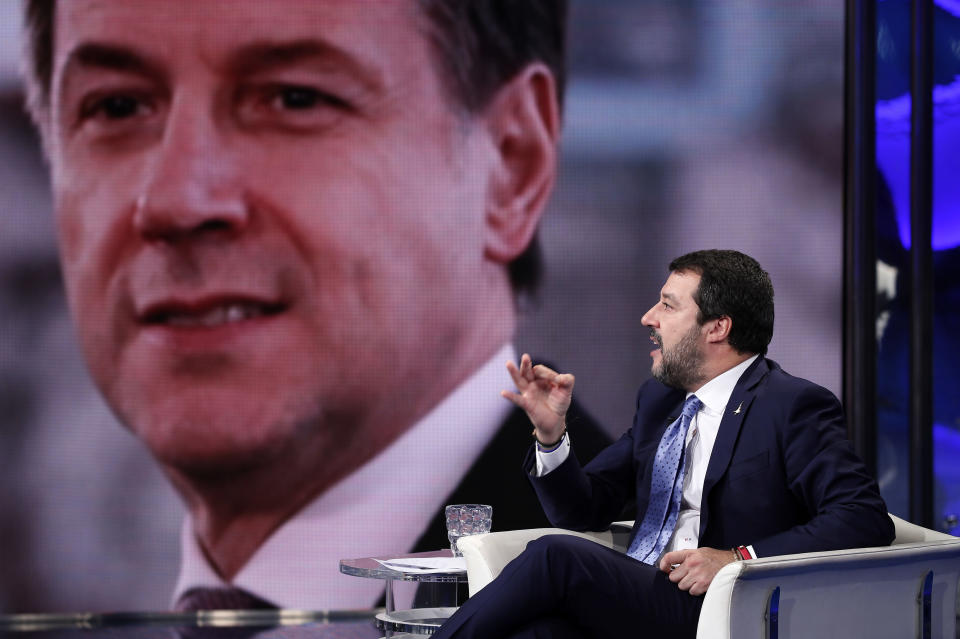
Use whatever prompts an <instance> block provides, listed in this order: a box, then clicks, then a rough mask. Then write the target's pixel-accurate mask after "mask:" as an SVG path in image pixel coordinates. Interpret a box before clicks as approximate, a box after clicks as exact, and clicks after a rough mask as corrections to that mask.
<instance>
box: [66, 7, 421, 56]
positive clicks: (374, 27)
mask: <svg viewBox="0 0 960 639" xmlns="http://www.w3.org/2000/svg"><path fill="white" fill-rule="evenodd" d="M416 15H417V14H416V4H415V3H414V2H413V1H412V0H401V1H396V0H394V1H391V0H364V2H363V10H358V8H357V3H356V1H355V0H269V1H267V2H264V1H263V0H230V1H229V2H222V1H220V0H137V1H136V2H130V1H129V0H70V1H69V2H60V3H59V4H58V5H57V10H56V14H55V20H56V25H55V28H54V34H55V43H54V47H55V56H56V57H57V58H58V59H60V60H61V61H62V60H63V59H64V57H65V56H67V55H69V53H70V51H71V50H72V49H73V48H74V47H75V46H77V44H78V43H86V42H89V41H91V40H92V41H100V40H107V41H109V42H111V43H114V44H129V45H130V46H136V47H137V48H140V49H144V50H149V51H151V52H154V53H155V54H159V55H172V54H174V53H181V54H195V55H199V56H205V57H215V56H217V55H218V54H222V53H224V52H225V51H227V50H229V49H231V48H233V47H238V46H243V45H245V44H247V43H249V42H251V41H261V42H266V41H271V40H273V41H291V40H296V41H305V40H308V39H316V40H321V41H324V42H329V43H331V44H333V45H336V46H337V47H340V48H343V49H345V50H348V51H351V52H353V53H354V54H357V55H362V54H364V53H368V54H375V53H376V52H377V50H379V49H383V48H386V47H389V45H391V44H393V45H394V46H396V45H397V44H400V45H405V46H410V45H411V44H412V43H413V42H411V41H415V40H417V39H419V40H424V41H425V39H426V38H425V37H424V35H423V34H422V33H421V30H420V29H419V28H418V22H419V21H418V20H417V19H416V17H415V16H416ZM398 39H400V40H401V42H397V40H398Z"/></svg>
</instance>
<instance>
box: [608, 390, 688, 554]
mask: <svg viewBox="0 0 960 639" xmlns="http://www.w3.org/2000/svg"><path fill="white" fill-rule="evenodd" d="M701 406H703V402H701V401H700V400H699V399H697V396H696V395H691V396H690V397H688V398H687V401H685V402H684V403H683V412H682V413H681V414H680V417H678V418H677V419H676V420H675V421H674V422H673V423H672V424H670V425H669V426H667V429H666V430H665V431H663V437H661V438H660V444H659V445H658V446H657V453H656V455H655V456H654V459H653V477H652V479H651V482H650V501H649V503H648V504H647V512H646V513H645V514H644V516H643V521H642V522H640V528H639V529H638V530H637V536H636V537H634V538H633V541H632V542H631V543H630V549H629V550H627V554H628V555H630V556H631V557H633V558H634V559H637V560H639V561H642V562H643V563H645V564H650V565H653V562H655V561H656V560H657V558H658V557H659V556H660V553H662V552H663V549H664V548H666V547H667V543H668V542H669V541H670V535H672V534H673V527H674V526H676V525H677V516H678V515H679V514H680V497H681V496H682V495H683V475H684V473H685V472H686V467H687V463H686V456H685V455H684V454H683V450H684V444H685V442H686V439H687V431H688V430H689V429H690V422H691V421H693V416H694V415H696V414H697V411H698V410H700V407H701Z"/></svg>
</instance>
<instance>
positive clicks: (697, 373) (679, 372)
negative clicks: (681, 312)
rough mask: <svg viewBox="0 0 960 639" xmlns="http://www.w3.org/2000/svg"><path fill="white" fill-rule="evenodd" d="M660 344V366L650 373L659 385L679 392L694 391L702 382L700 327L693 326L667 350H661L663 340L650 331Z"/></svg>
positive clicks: (702, 356)
mask: <svg viewBox="0 0 960 639" xmlns="http://www.w3.org/2000/svg"><path fill="white" fill-rule="evenodd" d="M650 332H651V333H652V334H653V336H654V338H655V339H656V340H657V342H658V343H659V344H660V366H656V365H655V366H654V367H653V369H652V370H651V372H652V373H653V377H654V379H656V380H657V381H658V382H660V383H661V384H664V385H666V386H670V387H672V388H679V389H681V390H688V391H689V390H696V389H697V388H698V387H699V386H700V385H701V384H702V383H703V381H704V377H705V375H704V373H703V360H704V355H703V350H702V349H701V348H700V344H699V340H700V326H698V325H694V326H693V328H691V329H690V331H689V332H688V333H687V334H686V335H684V336H683V338H682V339H681V340H680V341H679V342H677V344H676V346H673V347H672V348H670V349H669V350H667V349H664V348H663V340H662V339H661V338H660V336H659V335H657V334H656V333H655V332H654V331H653V330H652V329H651V331H650Z"/></svg>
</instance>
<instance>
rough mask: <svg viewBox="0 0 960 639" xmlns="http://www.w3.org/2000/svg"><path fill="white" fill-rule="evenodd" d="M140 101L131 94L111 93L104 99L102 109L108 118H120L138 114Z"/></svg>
mask: <svg viewBox="0 0 960 639" xmlns="http://www.w3.org/2000/svg"><path fill="white" fill-rule="evenodd" d="M139 104H140V103H139V101H138V100H137V99H135V98H132V97H130V96H129V95H111V96H109V97H106V98H104V99H103V101H102V103H101V106H100V110H101V111H103V114H104V115H105V116H107V117H108V118H111V119H114V120H119V119H121V118H129V117H130V116H132V115H136V113H137V109H138V107H139Z"/></svg>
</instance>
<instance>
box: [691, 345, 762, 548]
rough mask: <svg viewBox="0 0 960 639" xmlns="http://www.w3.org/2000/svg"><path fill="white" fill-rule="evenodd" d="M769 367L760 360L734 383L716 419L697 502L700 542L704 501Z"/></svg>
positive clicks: (704, 518) (724, 468)
mask: <svg viewBox="0 0 960 639" xmlns="http://www.w3.org/2000/svg"><path fill="white" fill-rule="evenodd" d="M768 370H769V367H768V366H767V361H766V359H764V358H763V357H758V358H757V361H755V362H754V363H753V365H751V366H750V368H748V369H747V370H746V371H744V373H743V375H742V376H741V377H740V380H739V381H738V382H737V385H736V386H735V387H734V389H733V393H732V394H731V395H730V401H729V402H727V407H726V409H725V410H724V413H723V417H722V418H721V419H720V429H719V430H718V431H717V440H716V441H715V442H714V444H713V452H711V453H710V463H709V464H707V474H706V476H705V477H704V480H703V498H702V501H701V516H700V538H701V539H702V538H703V531H704V530H705V529H706V526H707V516H708V514H709V513H708V512H707V509H708V506H707V504H708V501H707V500H708V497H709V496H710V490H711V489H712V488H713V487H714V486H715V485H716V483H717V482H718V481H719V480H720V478H721V477H723V474H724V473H725V472H726V471H727V466H729V465H730V458H731V457H732V456H733V448H734V445H735V444H736V443H737V438H738V437H739V436H740V428H741V426H742V425H743V421H744V419H746V415H747V413H748V412H749V410H750V404H751V403H753V398H754V396H755V394H756V390H755V389H756V385H757V383H758V382H759V381H760V380H761V379H763V377H764V376H765V375H766V374H767V371H768Z"/></svg>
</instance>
